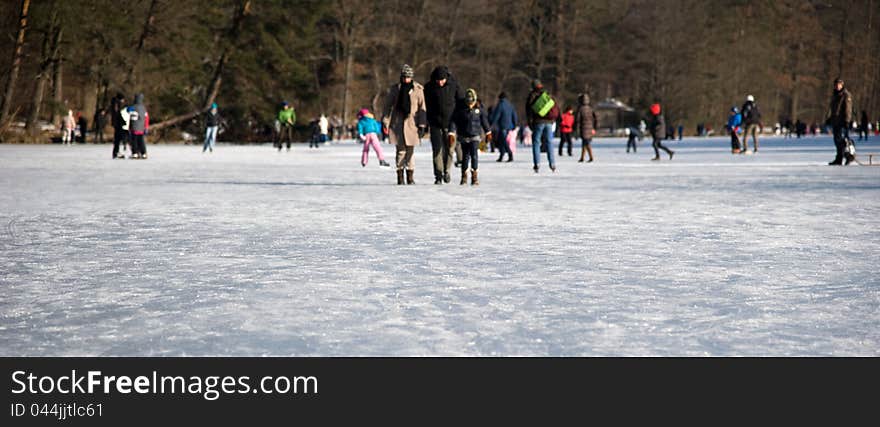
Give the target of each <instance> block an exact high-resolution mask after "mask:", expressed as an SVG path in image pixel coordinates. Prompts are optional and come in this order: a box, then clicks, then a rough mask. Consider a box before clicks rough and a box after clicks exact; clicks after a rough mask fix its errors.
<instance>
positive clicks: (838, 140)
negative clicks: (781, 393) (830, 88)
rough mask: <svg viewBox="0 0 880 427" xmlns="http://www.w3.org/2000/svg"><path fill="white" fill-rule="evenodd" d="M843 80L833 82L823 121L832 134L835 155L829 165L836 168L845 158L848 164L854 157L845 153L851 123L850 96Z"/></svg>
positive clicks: (851, 103)
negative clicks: (828, 106)
mask: <svg viewBox="0 0 880 427" xmlns="http://www.w3.org/2000/svg"><path fill="white" fill-rule="evenodd" d="M843 86H844V84H843V80H842V79H840V78H837V79H835V80H834V92H832V93H831V106H830V108H829V110H828V116H827V118H826V120H825V122H826V124H828V125H830V126H831V127H832V132H833V133H834V146H835V148H836V149H837V154H836V155H835V156H834V160H832V161H831V162H830V163H828V164H829V165H832V166H838V165H842V164H843V160H844V158H846V164H850V163H851V162H852V161H853V160H855V157H853V156H852V154H850V153H848V152H846V149H847V144H848V142H849V123H850V122H851V121H852V105H853V101H852V95H851V94H850V93H849V91H848V90H846V89H845V88H844V87H843Z"/></svg>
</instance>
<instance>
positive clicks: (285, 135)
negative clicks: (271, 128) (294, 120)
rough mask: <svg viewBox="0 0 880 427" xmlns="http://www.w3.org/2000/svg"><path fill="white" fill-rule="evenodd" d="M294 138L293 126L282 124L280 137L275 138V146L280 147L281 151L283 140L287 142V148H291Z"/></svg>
mask: <svg viewBox="0 0 880 427" xmlns="http://www.w3.org/2000/svg"><path fill="white" fill-rule="evenodd" d="M292 140H293V127H292V126H283V125H282V126H281V132H279V133H278V138H277V139H276V140H275V147H276V148H278V151H281V145H282V143H283V142H285V141H286V142H287V149H288V150H290V143H291V141H292Z"/></svg>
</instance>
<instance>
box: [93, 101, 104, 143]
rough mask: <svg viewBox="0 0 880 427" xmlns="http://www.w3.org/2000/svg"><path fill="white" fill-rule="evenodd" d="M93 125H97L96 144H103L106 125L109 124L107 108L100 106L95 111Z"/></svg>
mask: <svg viewBox="0 0 880 427" xmlns="http://www.w3.org/2000/svg"><path fill="white" fill-rule="evenodd" d="M92 125H93V126H95V144H103V143H104V126H107V110H106V109H105V108H99V109H98V111H95V118H94V120H92Z"/></svg>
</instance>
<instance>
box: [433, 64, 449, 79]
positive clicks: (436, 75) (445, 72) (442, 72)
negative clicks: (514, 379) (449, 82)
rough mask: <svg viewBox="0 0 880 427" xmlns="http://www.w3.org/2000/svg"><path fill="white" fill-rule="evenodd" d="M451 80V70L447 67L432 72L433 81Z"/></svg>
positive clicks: (442, 66) (443, 66)
mask: <svg viewBox="0 0 880 427" xmlns="http://www.w3.org/2000/svg"><path fill="white" fill-rule="evenodd" d="M447 78H449V69H448V68H446V66H445V65H441V66H439V67H437V68H435V69H434V71H432V72H431V80H434V81H439V80H443V79H447Z"/></svg>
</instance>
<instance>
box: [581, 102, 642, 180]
mask: <svg viewBox="0 0 880 427" xmlns="http://www.w3.org/2000/svg"><path fill="white" fill-rule="evenodd" d="M578 104H580V105H579V106H578V111H577V116H576V117H575V128H576V129H577V130H578V133H579V134H580V137H581V158H580V160H578V162H579V163H583V162H584V154H589V155H590V160H589V161H590V162H592V161H593V146H592V143H593V136H595V135H596V128H597V127H598V126H599V122H598V121H597V120H596V112H595V111H593V107H591V106H590V95H587V94H586V93H582V94H580V96H578ZM633 150H635V143H633ZM627 152H629V145H627Z"/></svg>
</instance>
